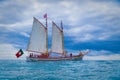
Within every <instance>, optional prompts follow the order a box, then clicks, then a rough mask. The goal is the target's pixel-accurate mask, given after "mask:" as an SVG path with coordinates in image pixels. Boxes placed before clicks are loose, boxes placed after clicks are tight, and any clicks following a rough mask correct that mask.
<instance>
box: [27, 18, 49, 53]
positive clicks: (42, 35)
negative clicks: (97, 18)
mask: <svg viewBox="0 0 120 80" xmlns="http://www.w3.org/2000/svg"><path fill="white" fill-rule="evenodd" d="M47 44H48V43H47V28H46V27H45V26H44V25H43V24H42V23H41V22H39V21H38V20H37V19H36V18H34V22H33V27H32V32H31V36H30V41H29V45H28V49H27V50H28V51H34V52H41V53H46V52H47Z"/></svg>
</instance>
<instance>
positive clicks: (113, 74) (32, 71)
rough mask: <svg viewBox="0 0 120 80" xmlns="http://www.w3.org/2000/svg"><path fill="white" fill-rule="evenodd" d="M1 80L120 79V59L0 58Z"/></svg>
mask: <svg viewBox="0 0 120 80" xmlns="http://www.w3.org/2000/svg"><path fill="white" fill-rule="evenodd" d="M0 80H120V61H87V60H83V61H55V62H47V61H46V62H26V61H22V60H0Z"/></svg>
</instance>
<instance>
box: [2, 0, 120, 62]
mask: <svg viewBox="0 0 120 80" xmlns="http://www.w3.org/2000/svg"><path fill="white" fill-rule="evenodd" d="M45 13H47V15H48V29H49V30H48V36H49V49H50V46H51V28H52V21H54V22H55V23H56V24H57V25H58V26H60V22H61V20H62V21H63V26H64V42H65V50H67V51H68V52H72V53H78V52H79V51H84V50H90V53H89V54H87V55H86V56H85V57H84V59H85V60H88V59H90V60H120V1H119V0H0V59H16V57H15V54H16V52H17V51H18V50H19V49H23V51H24V52H25V54H24V55H23V56H22V57H21V58H20V59H22V58H25V56H26V55H27V52H26V49H27V45H28V42H29V37H30V33H31V29H32V24H33V17H36V18H37V19H38V20H40V21H41V22H42V23H43V24H44V25H45V19H44V18H43V15H44V14H45Z"/></svg>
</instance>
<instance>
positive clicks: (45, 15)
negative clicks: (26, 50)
mask: <svg viewBox="0 0 120 80" xmlns="http://www.w3.org/2000/svg"><path fill="white" fill-rule="evenodd" d="M44 18H45V19H46V33H47V34H46V49H47V50H46V55H48V24H47V13H46V14H44Z"/></svg>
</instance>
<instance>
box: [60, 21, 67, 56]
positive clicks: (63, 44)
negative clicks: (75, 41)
mask: <svg viewBox="0 0 120 80" xmlns="http://www.w3.org/2000/svg"><path fill="white" fill-rule="evenodd" d="M61 29H62V49H63V54H64V55H65V56H66V53H64V34H63V23H62V20H61Z"/></svg>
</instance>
